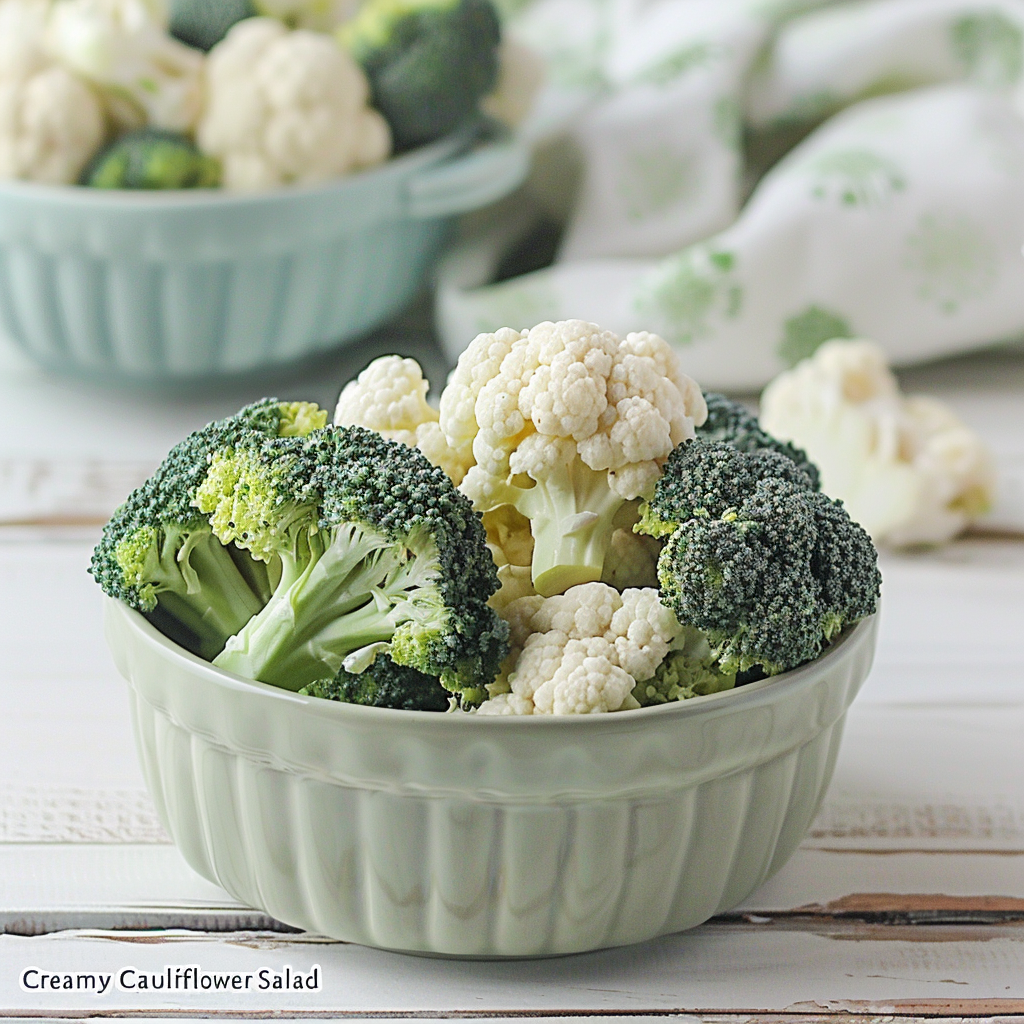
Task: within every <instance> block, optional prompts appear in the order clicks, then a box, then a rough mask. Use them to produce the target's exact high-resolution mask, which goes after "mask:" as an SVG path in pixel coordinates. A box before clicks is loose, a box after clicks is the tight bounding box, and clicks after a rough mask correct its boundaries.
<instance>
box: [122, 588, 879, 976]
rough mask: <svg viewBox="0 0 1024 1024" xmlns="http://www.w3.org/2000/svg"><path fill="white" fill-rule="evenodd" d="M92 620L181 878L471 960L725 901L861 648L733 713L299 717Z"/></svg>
mask: <svg viewBox="0 0 1024 1024" xmlns="http://www.w3.org/2000/svg"><path fill="white" fill-rule="evenodd" d="M106 621H107V635H108V640H109V642H110V645H111V648H112V650H113V651H114V654H115V658H116V661H117V663H118V667H119V669H120V671H121V672H122V674H123V675H124V676H125V677H126V678H127V679H128V681H129V683H130V688H131V694H132V713H133V722H134V726H135V734H136V740H137V745H138V750H139V756H140V758H141V761H142V765H143V770H144V773H145V777H146V780H147V783H148V785H149V788H150V791H151V793H152V795H153V798H154V800H155V802H156V805H157V809H158V811H159V814H160V817H161V819H162V821H163V822H164V824H165V826H166V827H167V829H168V832H169V833H170V835H171V836H172V837H173V838H174V841H175V842H176V843H177V845H178V847H179V848H180V849H181V852H182V853H183V854H184V856H185V858H186V860H187V861H188V862H189V863H190V864H191V865H192V867H194V868H195V869H196V870H197V871H198V872H199V873H200V874H202V875H204V876H205V877H207V878H209V879H211V880H213V881H216V882H218V883H220V884H221V885H222V886H223V887H224V888H225V889H226V890H227V891H228V892H230V893H231V894H232V895H233V896H235V897H236V898H237V899H239V900H241V901H242V902H244V903H246V904H249V905H251V906H254V907H260V908H262V909H263V910H265V911H267V912H268V913H269V914H271V915H272V916H274V917H275V918H277V919H278V920H281V921H284V922H286V923H288V924H292V925H295V926H297V927H301V928H304V929H306V930H308V931H311V932H315V933H318V934H323V935H329V936H333V937H335V938H338V939H344V940H348V941H352V942H358V943H362V944H365V945H370V946H379V947H384V948H389V949H397V950H406V951H413V952H423V953H433V954H443V955H450V956H473V957H523V956H545V955H555V954H563V953H573V952H579V951H583V950H590V949H598V948H602V947H607V946H617V945H623V944H626V943H632V942H639V941H642V940H644V939H649V938H652V937H654V936H657V935H663V934H667V933H670V932H675V931H680V930H683V929H686V928H691V927H693V926H695V925H697V924H700V923H701V922H702V921H705V920H707V918H709V917H710V916H712V915H713V914H715V913H717V912H720V911H724V910H727V909H729V908H730V907H733V906H735V905H736V904H737V903H739V902H741V901H742V900H743V899H744V898H745V897H746V896H747V895H748V894H749V893H751V892H752V891H753V890H754V889H755V888H756V887H757V886H758V885H760V883H761V882H763V881H764V880H765V879H766V878H767V877H768V876H769V875H770V874H772V873H773V872H774V871H775V870H777V869H778V868H779V867H780V866H781V865H782V864H783V863H784V862H785V861H786V860H787V859H788V857H789V856H790V855H791V854H792V852H793V851H794V849H795V848H796V847H797V845H798V844H799V842H800V840H801V838H802V837H803V835H804V833H805V831H806V829H807V827H808V825H809V824H810V822H811V819H812V817H813V816H814V813H815V811H816V810H817V807H818V804H819V802H820V800H821V797H822V795H823V794H824V791H825V789H826V787H827V786H828V783H829V780H830V778H831V775H832V770H833V767H834V765H835V760H836V755H837V753H838V749H839V743H840V738H841V735H842V727H843V720H844V717H845V714H846V710H847V708H848V707H849V704H850V702H851V701H852V700H853V698H854V696H855V695H856V693H857V690H858V689H859V687H860V685H861V683H862V682H863V680H864V679H865V677H866V676H867V673H868V671H869V669H870V665H871V659H872V656H873V652H874V643H875V633H876V621H875V618H872V619H869V620H866V621H864V622H862V623H861V624H859V625H858V626H857V627H856V628H855V629H853V630H851V631H850V632H849V634H847V635H846V636H844V637H843V638H842V639H841V640H840V642H839V643H837V644H836V645H835V646H834V647H833V649H832V650H831V651H829V652H828V653H827V654H826V655H825V656H823V657H822V658H820V659H818V661H817V662H815V663H813V664H811V665H808V666H805V667H803V668H800V669H797V670H795V671H793V672H790V673H787V674H785V675H783V676H778V677H776V678H775V679H772V680H765V681H763V682H761V683H755V684H751V685H749V686H747V687H744V688H743V689H742V690H738V691H734V692H731V693H723V694H714V695H711V696H709V697H701V698H695V699H693V700H690V701H686V702H683V703H677V704H672V705H664V706H662V707H659V708H649V709H644V710H641V711H634V712H620V713H618V714H615V715H595V716H586V717H580V718H568V717H566V718H538V719H532V718H525V719H506V718H481V717H473V716H464V715H437V714H434V715H431V714H428V713H422V712H397V711H389V710H386V709H376V708H363V707H356V706H352V705H344V704H336V703H333V702H325V701H318V700H315V699H313V698H306V697H301V696H298V695H295V694H292V693H289V692H286V691H283V690H278V689H275V688H274V687H270V686H264V685H263V684H261V683H252V682H249V681H246V680H242V679H240V678H238V677H236V676H232V675H230V674H228V673H224V672H221V671H219V670H217V669H215V668H213V667H212V666H211V665H209V664H207V663H205V662H203V661H201V660H199V659H197V658H194V657H193V656H191V655H189V654H188V653H187V652H185V651H182V650H181V649H180V648H177V647H175V646H174V645H173V644H171V643H170V642H169V641H168V640H166V639H165V638H164V637H162V636H161V635H160V634H159V633H157V632H156V630H154V629H153V628H152V627H151V626H150V625H149V623H148V622H146V621H145V619H143V618H142V617H141V616H140V615H138V614H137V613H135V612H132V611H130V610H129V609H127V608H125V607H124V606H122V605H120V604H118V603H116V602H114V601H110V600H109V599H108V600H107V616H106Z"/></svg>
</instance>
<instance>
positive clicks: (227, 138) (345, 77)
mask: <svg viewBox="0 0 1024 1024" xmlns="http://www.w3.org/2000/svg"><path fill="white" fill-rule="evenodd" d="M368 98H369V87H368V85H367V82H366V77H365V76H364V75H363V73H362V71H361V70H360V69H359V67H358V65H357V64H356V63H355V62H354V61H353V60H352V59H351V58H350V57H349V56H348V55H347V54H346V53H345V52H344V51H343V50H342V49H341V48H340V47H339V46H338V45H337V44H336V43H335V42H334V41H333V40H332V39H331V38H330V37H329V36H325V35H321V34H319V33H316V32H310V31H307V30H305V29H297V30H295V31H290V30H289V29H287V28H286V27H285V26H284V25H282V24H281V23H280V22H278V21H275V20H273V19H272V18H249V19H247V20H245V21H242V22H239V23H238V24H237V25H235V26H234V27H233V28H232V29H231V30H230V31H229V32H228V34H227V36H226V37H225V38H224V40H223V41H222V42H220V43H218V44H217V45H216V46H215V47H214V48H213V49H212V50H211V51H210V55H209V58H208V62H207V106H206V110H205V112H204V114H203V117H202V120H201V121H200V124H199V128H198V134H197V139H198V142H199V145H200V148H202V150H203V151H204V152H206V153H209V154H211V155H212V156H215V157H217V158H218V159H219V160H220V161H221V164H222V166H223V174H224V185H225V187H226V188H229V189H237V190H254V189H264V188H273V187H275V186H278V185H284V184H288V183H301V184H311V183H314V182H319V181H326V180H328V179H330V178H334V177H338V176H340V175H342V174H345V173H347V172H349V171H353V170H357V169H360V168H364V167H370V166H372V165H374V164H377V163H380V162H381V161H382V160H384V159H385V158H386V157H387V156H388V154H389V153H390V150H391V140H390V136H389V132H388V127H387V124H386V122H385V121H384V119H383V118H382V117H381V115H380V114H378V113H377V111H375V110H373V109H371V108H370V107H368V106H367V100H368Z"/></svg>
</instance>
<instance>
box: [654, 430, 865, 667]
mask: <svg viewBox="0 0 1024 1024" xmlns="http://www.w3.org/2000/svg"><path fill="white" fill-rule="evenodd" d="M702 446H704V442H702V441H694V442H693V443H692V444H691V445H686V446H683V447H682V448H680V449H677V451H676V452H675V453H673V456H672V458H670V459H669V460H668V463H667V464H666V466H665V473H664V476H663V477H662V478H661V480H660V481H659V482H658V484H657V485H656V486H655V489H654V496H653V497H652V499H651V501H650V504H649V508H648V510H647V512H646V514H645V516H644V517H643V519H642V520H641V523H640V525H639V527H638V529H640V530H643V531H650V530H652V529H653V531H654V532H657V533H661V534H662V535H665V533H666V532H667V529H668V528H671V527H672V524H673V519H674V517H678V519H676V522H677V523H678V525H675V526H674V528H671V532H668V536H667V540H666V542H665V546H664V547H663V549H662V552H661V556H660V557H659V559H658V579H659V581H660V584H661V596H662V600H663V601H664V602H665V603H666V604H667V605H668V606H669V607H670V608H671V609H672V610H673V611H674V612H675V614H676V616H677V618H678V619H679V621H680V622H683V623H686V624H687V625H691V626H695V627H696V628H698V629H699V630H701V631H702V632H704V633H705V634H706V635H707V637H708V641H709V643H710V646H711V651H712V654H713V656H714V659H715V661H716V662H717V664H718V666H719V667H720V669H721V671H722V672H724V673H727V674H728V673H732V672H746V671H749V670H750V669H754V668H759V669H760V670H762V671H763V672H764V673H765V674H767V675H774V674H776V673H778V672H783V671H786V670H787V669H790V668H795V667H796V666H797V665H801V664H803V663H804V662H806V661H811V660H812V659H813V658H816V657H817V656H818V655H819V654H820V653H821V652H822V650H823V649H824V646H825V644H826V643H828V642H829V641H830V640H832V639H833V638H834V637H835V636H836V635H837V634H838V633H839V632H840V631H841V630H842V629H843V628H844V627H845V626H847V625H850V624H852V623H854V622H857V621H858V620H859V619H862V618H864V617H865V616H867V615H871V614H873V613H874V611H875V610H876V607H877V602H878V594H879V587H880V583H881V578H880V576H879V573H878V565H877V554H876V552H875V549H874V546H873V545H872V543H871V538H870V537H869V536H868V535H867V533H866V532H865V531H864V529H863V528H862V527H860V526H859V525H858V524H857V523H855V522H854V521H853V520H852V519H850V517H849V515H848V514H847V512H846V510H845V509H844V508H843V505H842V503H841V502H838V501H833V500H831V499H830V498H828V497H826V496H825V495H823V494H821V493H820V492H817V491H813V490H811V489H810V488H809V487H808V486H807V483H806V481H807V477H806V474H805V473H803V471H802V470H801V469H800V468H799V467H797V466H796V465H795V464H794V463H792V462H790V461H789V460H786V459H785V458H784V457H783V456H780V455H778V454H777V453H770V452H765V451H758V452H753V453H748V452H740V451H737V450H735V449H732V450H730V449H728V448H727V447H726V446H711V447H712V448H713V449H715V450H714V451H713V452H712V453H711V458H710V460H709V459H708V458H707V457H706V456H705V453H704V452H702V450H701V449H702ZM725 452H730V455H729V457H728V458H725V454H724V453H725ZM709 461H710V466H708V463H709ZM787 462H788V463H789V465H788V466H787V467H785V468H784V464H785V463H787ZM694 465H696V467H697V468H698V469H702V468H704V467H707V469H708V471H707V472H706V473H705V472H697V471H693V470H692V469H691V467H692V466H694ZM773 467H774V468H775V469H776V470H777V472H776V473H774V474H773V473H772V472H770V471H769V470H771V469H772V468H773ZM801 477H803V480H802V481H801ZM688 489H689V490H690V491H691V493H689V494H688V493H687V490H688ZM687 512H689V517H688V518H684V516H685V515H686V513H687Z"/></svg>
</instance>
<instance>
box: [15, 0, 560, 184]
mask: <svg viewBox="0 0 1024 1024" xmlns="http://www.w3.org/2000/svg"><path fill="white" fill-rule="evenodd" d="M510 63H511V64H514V65H515V66H516V68H518V72H517V73H515V74H512V73H511V72H510V70H509V65H510ZM538 67H539V66H538V63H537V58H535V57H534V56H533V55H532V54H531V53H529V52H527V51H525V50H524V49H523V47H522V46H521V44H516V43H509V44H508V45H503V44H502V39H501V29H500V25H499V21H498V16H497V12H496V10H495V8H494V6H493V5H492V3H491V0H403V2H402V3H395V2H394V0H366V2H365V3H362V4H361V5H360V4H358V3H356V2H349V0H0V179H22V180H26V181H36V182H43V183H46V184H52V185H60V184H65V185H68V184H76V183H78V184H83V185H88V186H92V187H96V188H114V189H183V188H214V187H218V186H223V187H224V188H227V189H233V190H239V191H253V190H261V189H269V188H276V187H280V186H284V185H288V184H314V183H317V182H323V181H328V180H330V179H333V178H337V177H340V176H341V175H344V174H347V173H350V172H352V171H357V170H361V169H364V168H369V167H372V166H375V165H376V164H379V163H380V162H382V161H384V160H386V159H387V158H388V157H389V156H390V155H391V154H392V153H393V152H396V153H397V152H402V151H404V150H406V149H410V148H412V147H414V146H420V145H424V144H426V143H429V142H432V141H434V140H436V139H439V138H441V137H442V136H444V135H447V134H448V133H450V132H452V131H454V130H455V129H457V128H459V127H460V126H461V125H463V124H464V123H466V122H467V121H468V120H470V119H471V118H472V117H474V116H475V115H478V114H479V111H480V110H481V109H486V110H487V111H488V112H489V113H490V114H491V116H498V117H499V119H500V118H503V117H522V116H525V112H526V110H527V109H528V107H529V104H530V101H531V99H532V96H533V93H534V92H535V91H536V89H537V87H538V86H539V82H540V77H539V76H540V72H539V70H538ZM513 70H515V69H513ZM506 93H507V95H505V94H506ZM510 112H511V113H510Z"/></svg>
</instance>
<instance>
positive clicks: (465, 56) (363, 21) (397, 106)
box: [341, 0, 501, 150]
mask: <svg viewBox="0 0 1024 1024" xmlns="http://www.w3.org/2000/svg"><path fill="white" fill-rule="evenodd" d="M341 39H342V42H343V43H344V44H345V45H346V46H347V47H348V49H349V50H350V52H351V53H352V55H353V56H354V57H355V59H356V60H357V61H358V62H359V63H360V64H361V65H362V66H363V69H364V70H365V71H366V74H367V77H368V78H369V80H370V88H371V91H372V95H373V105H374V106H375V107H376V108H377V109H378V110H379V111H380V112H381V113H382V114H383V115H384V117H385V119H386V120H387V122H388V124H389V125H390V126H391V132H392V135H393V137H394V142H395V149H396V150H402V149H409V148H411V147H412V146H420V145H423V144H425V143H427V142H432V141H434V140H435V139H438V138H440V137H441V136H442V135H446V134H447V133H448V132H450V131H452V130H453V129H455V128H457V127H458V126H459V125H460V124H461V123H462V122H463V121H464V120H465V119H466V118H467V117H468V116H469V115H470V114H471V113H472V112H473V111H474V110H475V109H476V106H477V103H478V101H479V100H480V98H481V97H482V96H484V95H486V94H487V93H488V92H490V91H491V90H492V89H493V88H494V86H495V84H496V82H497V77H498V44H499V42H500V41H501V27H500V24H499V22H498V15H497V13H496V11H495V9H494V6H493V5H492V4H491V2H490V0H368V2H367V3H365V4H364V5H363V6H362V8H361V9H360V11H359V13H358V14H357V15H356V17H355V18H354V19H353V20H352V21H351V22H349V24H348V25H346V26H345V27H344V28H343V29H342V32H341Z"/></svg>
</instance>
